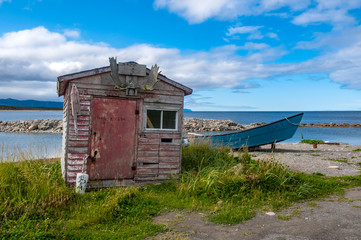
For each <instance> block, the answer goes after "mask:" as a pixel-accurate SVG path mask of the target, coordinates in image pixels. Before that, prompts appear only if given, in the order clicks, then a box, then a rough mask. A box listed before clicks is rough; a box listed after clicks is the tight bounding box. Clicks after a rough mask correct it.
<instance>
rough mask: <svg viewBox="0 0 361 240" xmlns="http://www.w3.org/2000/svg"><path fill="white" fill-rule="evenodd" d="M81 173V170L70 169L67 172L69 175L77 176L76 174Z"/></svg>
mask: <svg viewBox="0 0 361 240" xmlns="http://www.w3.org/2000/svg"><path fill="white" fill-rule="evenodd" d="M77 173H80V171H69V170H68V172H67V176H68V177H76V174H77Z"/></svg>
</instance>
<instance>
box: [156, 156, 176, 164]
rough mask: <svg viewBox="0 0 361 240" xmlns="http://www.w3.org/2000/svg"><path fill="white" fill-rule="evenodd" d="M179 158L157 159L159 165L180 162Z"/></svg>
mask: <svg viewBox="0 0 361 240" xmlns="http://www.w3.org/2000/svg"><path fill="white" fill-rule="evenodd" d="M180 161H181V159H180V156H176V157H159V163H173V162H174V163H177V162H180Z"/></svg>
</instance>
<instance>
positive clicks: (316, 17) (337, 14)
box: [292, 9, 356, 25]
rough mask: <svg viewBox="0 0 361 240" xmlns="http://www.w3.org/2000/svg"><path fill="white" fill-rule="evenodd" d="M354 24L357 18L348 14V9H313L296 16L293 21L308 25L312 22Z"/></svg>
mask: <svg viewBox="0 0 361 240" xmlns="http://www.w3.org/2000/svg"><path fill="white" fill-rule="evenodd" d="M324 22H328V23H332V24H333V25H338V24H352V23H355V22H356V21H355V19H354V18H353V17H351V16H349V15H348V14H347V10H345V9H340V10H334V9H332V10H319V9H311V10H309V11H307V12H304V13H302V14H301V15H299V16H297V17H295V18H294V19H293V21H292V23H294V24H297V25H308V24H312V23H324Z"/></svg>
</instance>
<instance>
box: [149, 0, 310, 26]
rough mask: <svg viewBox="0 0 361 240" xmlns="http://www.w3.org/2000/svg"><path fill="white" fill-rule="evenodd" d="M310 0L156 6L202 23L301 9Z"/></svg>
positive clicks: (170, 0) (171, 1) (188, 0)
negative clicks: (283, 9) (209, 20)
mask: <svg viewBox="0 0 361 240" xmlns="http://www.w3.org/2000/svg"><path fill="white" fill-rule="evenodd" d="M309 4H310V0H303V1H300V0H242V1H239V0H204V1H194V0H183V1H178V0H155V1H154V6H155V8H158V9H159V8H166V9H168V10H169V11H170V12H172V13H176V14H178V15H179V16H181V17H183V18H185V19H186V20H187V21H188V22H190V23H201V22H204V21H206V20H207V19H209V18H217V19H222V20H224V19H234V18H237V17H239V16H249V15H260V14H262V13H267V12H271V11H274V10H277V9H280V8H284V7H287V8H289V9H290V10H291V11H300V10H303V9H305V8H307V6H309Z"/></svg>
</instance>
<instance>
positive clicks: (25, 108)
mask: <svg viewBox="0 0 361 240" xmlns="http://www.w3.org/2000/svg"><path fill="white" fill-rule="evenodd" d="M0 110H62V108H51V107H15V106H5V105H0Z"/></svg>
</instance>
